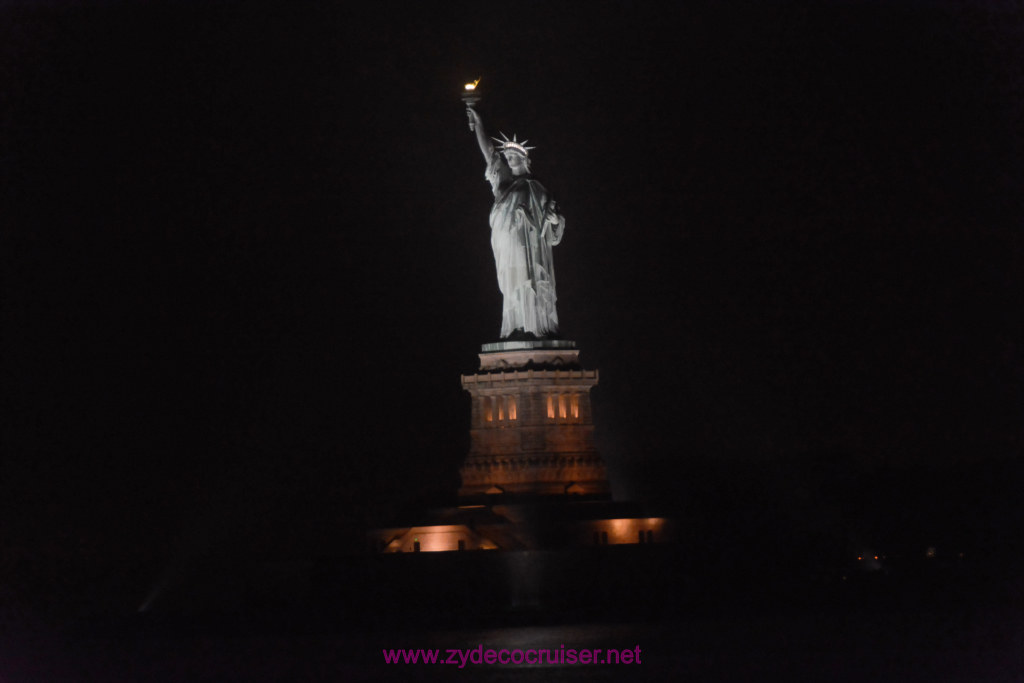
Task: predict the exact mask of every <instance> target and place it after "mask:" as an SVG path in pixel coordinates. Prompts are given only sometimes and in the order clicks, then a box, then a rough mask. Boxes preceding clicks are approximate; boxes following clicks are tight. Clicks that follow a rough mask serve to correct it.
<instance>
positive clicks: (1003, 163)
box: [0, 0, 1024, 585]
mask: <svg viewBox="0 0 1024 683" xmlns="http://www.w3.org/2000/svg"><path fill="white" fill-rule="evenodd" d="M369 4H370V3H367V5H369ZM1013 4H1014V3H979V5H980V6H976V7H971V6H970V4H968V3H955V2H948V3H941V2H940V3H926V2H897V3H892V2H861V3H858V2H826V3H813V4H804V3H751V4H746V5H721V4H719V3H709V4H707V5H705V4H700V5H695V4H689V3H673V4H672V5H670V6H669V5H665V6H662V5H661V4H653V3H640V4H637V3H597V4H589V5H582V4H575V3H573V4H569V3H565V4H561V3H556V4H548V3H516V4H514V5H497V4H488V3H482V4H481V3H424V4H421V5H419V6H417V7H415V8H413V9H409V8H408V7H406V6H404V5H403V6H400V5H399V4H398V3H383V4H375V5H374V6H375V7H376V8H375V9H372V10H371V9H366V8H365V7H364V8H363V9H357V8H353V7H349V6H347V5H345V4H342V3H327V2H324V3H316V4H303V3H278V4H270V3H240V2H238V3H236V2H214V3H199V2H148V3H128V2H95V3H88V2H70V1H68V2H60V1H56V0H53V1H50V2H41V3H30V2H23V3H17V2H16V3H7V4H5V5H4V6H3V8H2V10H0V202H2V203H0V206H2V215H0V239H2V245H0V267H2V278H3V282H2V292H0V295H2V334H3V351H2V361H0V362H2V379H0V384H2V387H3V390H2V400H3V404H2V411H3V413H2V415H3V417H2V422H3V424H2V429H3V431H2V439H3V441H2V449H3V454H2V461H0V468H2V469H0V475H2V476H0V511H2V516H3V519H4V525H3V530H2V533H3V534H4V536H3V538H2V539H0V540H2V541H3V543H4V544H5V548H16V549H18V552H20V553H23V554H25V553H29V554H32V553H37V554H41V555H42V556H44V557H49V556H55V557H58V558H60V557H65V556H67V555H68V554H69V553H70V554H73V555H74V556H75V557H76V558H87V559H86V560H81V561H82V562H88V561H91V562H94V564H95V565H96V566H97V567H101V568H102V567H107V566H108V565H111V564H115V563H116V562H123V563H124V566H131V567H136V568H138V571H139V573H140V576H142V575H146V572H147V571H149V570H150V569H153V568H158V567H162V566H165V565H166V564H167V563H168V562H178V561H182V562H184V561H187V558H188V557H189V556H190V555H194V554H197V553H203V552H208V551H210V549H222V548H225V547H240V548H249V549H252V548H255V549H257V551H259V552H289V549H292V548H309V547H314V548H318V549H320V550H322V551H324V552H331V551H337V550H338V548H341V547H344V545H345V543H346V542H347V540H351V539H359V538H361V537H360V535H359V534H360V530H361V529H362V528H363V525H364V524H365V523H368V522H372V521H373V520H376V519H382V518H387V516H388V515H391V514H395V513H396V512H397V511H399V510H401V509H402V508H403V507H405V506H407V505H412V504H416V503H422V502H429V501H433V500H438V499H444V498H445V497H446V496H447V497H450V496H451V495H452V494H453V492H454V490H455V489H456V488H457V486H458V465H459V463H460V461H461V459H462V458H463V457H464V455H465V453H466V451H467V449H468V444H469V439H468V433H467V430H468V420H469V399H468V396H467V395H466V394H464V393H463V392H462V390H461V388H460V385H459V375H460V374H462V373H467V372H472V371H474V370H475V369H476V360H477V359H476V355H475V354H476V353H477V352H478V350H479V346H480V344H482V343H485V342H491V341H496V340H497V335H498V330H499V326H500V305H501V301H500V294H499V292H498V290H497V285H496V281H495V276H494V263H493V258H492V255H491V251H490V243H489V230H488V226H487V215H488V211H489V208H490V205H491V200H492V198H491V193H490V188H489V186H488V184H487V183H486V181H485V180H484V177H483V171H484V167H483V163H482V159H481V157H480V152H479V150H478V148H477V146H476V143H475V141H474V138H473V135H472V134H471V133H470V132H469V130H468V127H467V124H466V116H465V113H464V110H463V106H462V104H461V102H460V100H459V94H460V90H461V86H462V84H463V83H465V82H466V81H469V80H473V79H475V78H478V77H481V78H482V81H481V89H482V91H483V93H484V99H483V102H482V103H481V104H480V106H479V110H480V112H481V114H482V116H483V117H484V121H485V122H486V124H487V126H488V132H490V133H492V134H494V135H497V134H498V131H503V132H505V133H507V134H508V135H510V136H511V135H512V134H513V133H515V134H517V135H518V136H519V138H520V139H522V138H523V137H527V138H529V140H530V143H531V144H533V145H536V150H535V151H534V152H533V170H534V173H535V174H536V175H537V176H538V177H539V178H540V179H541V180H542V181H543V182H544V183H545V184H546V186H547V187H548V188H549V189H550V190H551V191H552V192H553V193H554V194H555V196H556V197H557V198H558V200H559V202H560V204H561V206H562V211H563V213H564V215H565V217H566V233H565V239H564V240H563V242H562V244H561V245H560V246H558V247H557V248H556V249H555V263H556V272H557V278H558V295H559V314H560V319H561V322H562V328H563V337H565V338H568V339H573V340H575V341H576V342H577V343H578V344H579V347H580V348H581V350H582V353H581V359H582V361H583V363H584V365H585V367H588V368H597V369H599V370H600V373H601V375H600V377H601V379H600V384H599V386H598V387H597V388H596V389H595V390H594V394H593V400H594V405H595V416H596V421H597V434H598V446H599V448H600V449H601V451H602V453H603V454H604V456H605V458H606V460H607V462H608V465H609V468H610V471H611V473H612V474H613V477H614V484H613V488H614V491H615V493H616V495H617V496H618V497H620V498H630V497H639V496H648V497H651V498H652V499H655V500H665V501H671V500H673V499H677V498H678V495H679V492H680V491H685V490H689V489H687V486H688V484H686V482H685V481H684V479H685V478H686V475H685V473H686V472H690V473H694V472H698V471H703V469H702V468H704V467H705V465H704V464H700V463H716V464H715V465H707V466H708V467H712V466H713V467H725V468H726V469H728V470H729V471H732V472H734V473H735V475H736V476H737V477H739V478H742V477H743V476H745V474H744V473H748V472H751V471H763V469H758V468H763V467H764V466H765V464H766V463H777V462H794V461H797V462H813V463H821V462H827V463H830V466H834V467H836V468H838V471H841V472H843V473H845V474H843V475H842V476H844V477H857V476H864V475H865V474H866V473H868V474H869V473H871V472H878V471H880V470H886V471H890V470H894V471H895V470H898V471H901V472H909V473H910V474H904V475H900V476H902V477H904V478H903V479H900V481H911V482H913V481H915V479H914V477H915V476H917V474H915V473H922V474H920V476H921V477H925V476H926V475H925V474H923V473H929V474H927V477H932V478H934V477H939V478H940V479H941V478H942V475H941V473H942V472H954V473H956V472H961V471H969V468H971V467H976V466H977V467H983V468H984V467H987V468H988V469H987V470H985V471H987V472H993V471H995V472H999V471H1003V470H1000V469H999V468H1000V467H1003V465H1001V464H999V463H1006V462H1011V461H1014V460H1015V459H1017V458H1019V457H1020V455H1021V444H1022V435H1024V434H1022V428H1021V425H1022V421H1021V417H1022V412H1024V399H1022V394H1021V381H1022V379H1024V346H1022V317H1021V311H1022V310H1024V296H1022V292H1024V283H1022V273H1024V259H1022V255H1024V249H1022V238H1021V232H1020V230H1021V227H1022V222H1021V217H1022V215H1024V213H1022V211H1021V208H1022V206H1021V205H1022V200H1021V188H1022V182H1024V171H1022V162H1021V159H1022V152H1024V147H1022V140H1021V133H1020V131H1021V130H1022V123H1024V121H1022V119H1024V81H1022V75H1021V65H1022V64H1024V21H1022V17H1021V15H1020V13H1019V11H1015V10H1011V9H1010V7H1011V6H1012V5H1013ZM809 5H814V6H809ZM695 463H696V464H695ZM723 463H724V464H723ZM992 463H995V464H992ZM958 468H959V469H958ZM965 468H966V469H965ZM993 468H994V469H993ZM1018 471H1019V470H1018ZM935 472H939V473H940V474H938V475H936V474H934V473H935ZM675 473H682V474H678V478H677V477H676V476H675ZM950 476H951V477H952V478H954V479H955V478H956V476H959V475H956V474H954V475H950ZM908 477H909V479H908ZM998 478H999V477H995V479H998ZM911 488H913V487H912V486H911ZM697 494H700V495H703V496H705V497H706V498H709V499H711V498H714V497H715V496H716V495H717V494H716V493H715V492H713V491H712V492H708V491H702V492H701V491H698V492H695V494H694V495H697ZM996 495H999V494H998V492H997V494H996ZM346 539H347V540H346ZM69 548H71V550H68V549H69ZM296 552H298V551H296ZM88 558H93V559H92V560H89V559H88ZM182 558H186V559H182ZM76 561H78V560H76ZM119 566H120V565H119ZM97 572H98V573H102V572H100V570H97ZM148 576H149V578H145V579H143V578H139V581H140V582H141V583H145V581H148V580H150V578H151V576H152V575H148ZM140 585H141V584H140Z"/></svg>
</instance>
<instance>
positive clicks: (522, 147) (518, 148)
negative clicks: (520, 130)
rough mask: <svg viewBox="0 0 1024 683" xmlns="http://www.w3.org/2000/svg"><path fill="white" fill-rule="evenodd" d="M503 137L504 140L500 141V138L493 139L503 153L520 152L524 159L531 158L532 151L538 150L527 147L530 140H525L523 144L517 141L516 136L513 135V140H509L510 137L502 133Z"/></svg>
mask: <svg viewBox="0 0 1024 683" xmlns="http://www.w3.org/2000/svg"><path fill="white" fill-rule="evenodd" d="M501 137H502V138H503V139H502V140H499V139H498V138H491V139H492V140H494V141H495V142H497V143H498V150H499V151H501V152H519V153H520V154H522V155H523V156H524V157H527V158H529V156H530V150H531V149H536V148H535V147H527V146H526V143H527V142H529V140H523V141H522V142H519V141H518V140H516V136H515V134H513V135H512V139H511V140H509V139H508V136H507V135H505V134H504V133H501Z"/></svg>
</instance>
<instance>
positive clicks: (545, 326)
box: [466, 105, 565, 340]
mask: <svg viewBox="0 0 1024 683" xmlns="http://www.w3.org/2000/svg"><path fill="white" fill-rule="evenodd" d="M466 113H467V115H468V116H469V122H470V130H473V131H475V132H476V139H477V142H478V143H479V144H480V151H481V152H482V153H483V155H484V159H485V160H486V162H487V171H486V173H485V174H484V176H485V177H486V178H487V180H488V181H489V182H490V183H491V190H492V191H493V192H494V206H493V207H492V208H491V217H490V223H491V249H493V251H494V265H495V267H496V268H497V271H498V289H500V290H501V294H502V296H503V297H504V303H503V304H502V308H501V338H502V339H511V340H528V339H542V338H549V339H550V338H554V337H556V336H557V335H558V312H557V311H556V310H555V301H556V297H555V267H554V262H553V261H552V255H551V248H552V247H553V246H555V245H556V244H558V243H559V242H561V241H562V233H563V232H564V231H565V218H563V217H562V215H561V214H559V213H558V206H557V204H556V203H555V201H554V200H553V199H552V198H551V196H550V195H549V194H548V191H547V190H546V189H545V188H544V186H543V185H541V184H540V182H538V181H537V180H535V179H534V177H533V176H532V175H531V174H530V152H529V150H531V149H533V148H532V147H527V146H526V142H527V140H523V141H522V142H518V141H517V140H516V136H512V139H511V140H509V139H508V138H507V137H505V135H504V134H502V138H504V139H503V140H498V139H497V138H494V141H495V142H496V143H498V146H497V148H496V147H495V145H494V144H492V143H491V138H488V137H487V135H486V133H485V132H484V126H483V121H482V120H481V118H480V115H479V114H478V113H477V112H476V110H475V109H474V108H473V107H472V105H467V109H466Z"/></svg>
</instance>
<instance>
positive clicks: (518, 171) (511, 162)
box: [505, 152, 527, 175]
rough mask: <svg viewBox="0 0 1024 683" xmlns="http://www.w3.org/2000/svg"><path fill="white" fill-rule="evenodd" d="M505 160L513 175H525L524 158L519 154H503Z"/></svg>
mask: <svg viewBox="0 0 1024 683" xmlns="http://www.w3.org/2000/svg"><path fill="white" fill-rule="evenodd" d="M505 160H506V161H507V162H508V167H509V168H510V169H512V174H513V175H522V174H524V173H526V170H527V168H526V157H524V156H523V155H522V154H520V153H519V152H505Z"/></svg>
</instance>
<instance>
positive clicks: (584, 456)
mask: <svg viewBox="0 0 1024 683" xmlns="http://www.w3.org/2000/svg"><path fill="white" fill-rule="evenodd" d="M597 379H598V373H597V371H596V370H584V369H583V368H582V367H580V364H579V351H578V350H577V349H576V348H575V344H573V343H572V342H566V341H537V342H503V343H498V344H487V345H485V346H484V352H483V353H481V354H480V371H479V372H477V373H475V374H472V375H463V376H462V387H463V388H464V389H465V390H466V391H468V392H469V394H470V396H471V397H472V415H471V422H470V449H469V455H468V456H467V458H466V460H465V462H464V463H463V465H462V468H461V469H460V473H461V475H462V487H461V488H460V489H459V495H460V496H461V497H464V498H465V497H477V496H480V495H481V494H501V493H511V494H543V495H565V494H581V495H607V493H608V490H609V489H608V478H607V473H606V471H605V466H604V462H603V461H602V460H601V457H600V456H599V455H598V453H597V450H596V449H595V448H594V422H593V418H592V417H591V410H590V389H591V388H592V387H594V386H595V385H596V384H597Z"/></svg>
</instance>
